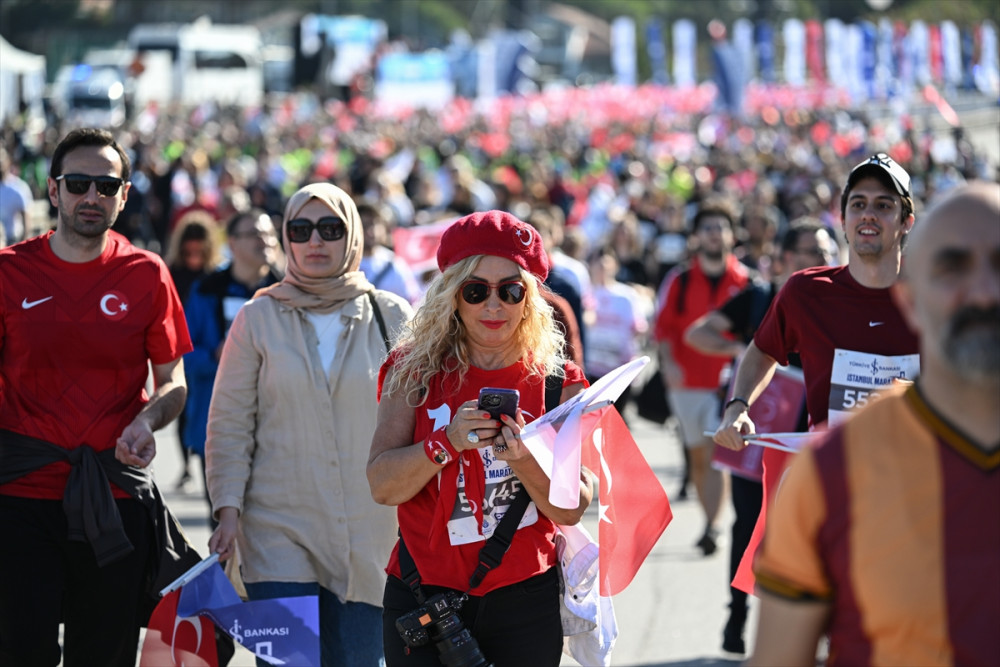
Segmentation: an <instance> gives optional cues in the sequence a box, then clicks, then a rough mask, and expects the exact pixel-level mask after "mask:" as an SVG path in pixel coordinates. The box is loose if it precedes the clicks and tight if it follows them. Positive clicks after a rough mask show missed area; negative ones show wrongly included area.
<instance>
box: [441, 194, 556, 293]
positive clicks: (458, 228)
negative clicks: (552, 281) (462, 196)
mask: <svg viewBox="0 0 1000 667" xmlns="http://www.w3.org/2000/svg"><path fill="white" fill-rule="evenodd" d="M473 255H493V256H494V257H503V258H505V259H509V260H510V261H512V262H514V263H515V264H517V265H518V266H520V267H521V268H522V269H524V270H525V271H527V272H528V273H531V274H533V275H535V276H538V279H539V280H545V278H546V276H548V275H549V258H548V256H547V255H546V254H545V249H544V248H543V247H542V239H541V238H540V237H539V236H538V232H537V231H536V230H535V228H534V227H532V226H531V225H529V224H528V223H526V222H521V221H520V220H518V219H517V218H515V217H514V216H513V215H511V214H510V213H507V212H506V211H486V212H477V213H472V214H470V215H467V216H465V217H464V218H459V219H458V220H456V221H455V222H454V223H452V225H451V226H450V227H448V229H446V230H445V232H444V234H442V235H441V245H440V246H438V252H437V262H438V268H439V269H441V271H444V270H445V269H447V268H448V267H449V266H451V265H453V264H455V263H456V262H458V261H459V260H462V259H465V258H466V257H472V256H473Z"/></svg>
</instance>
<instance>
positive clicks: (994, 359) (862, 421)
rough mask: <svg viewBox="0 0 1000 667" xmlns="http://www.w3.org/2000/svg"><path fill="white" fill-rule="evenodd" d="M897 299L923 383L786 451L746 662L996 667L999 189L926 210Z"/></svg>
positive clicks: (950, 198)
mask: <svg viewBox="0 0 1000 667" xmlns="http://www.w3.org/2000/svg"><path fill="white" fill-rule="evenodd" d="M892 290H893V298H894V299H895V300H896V303H897V305H898V306H899V309H900V311H901V312H902V313H903V316H904V318H905V319H906V321H907V323H908V324H909V326H910V327H911V328H912V329H913V330H914V332H915V333H916V334H917V335H918V336H919V337H920V357H921V371H920V375H919V377H918V378H917V380H916V382H915V383H914V384H912V385H908V386H897V387H895V388H893V389H889V390H887V391H885V392H884V393H883V394H882V395H881V396H880V397H879V399H878V400H876V401H874V402H873V403H870V405H869V406H868V407H866V408H864V409H863V410H861V411H860V412H858V413H856V414H855V415H854V416H853V417H851V418H850V419H848V420H847V421H846V422H844V423H843V424H842V425H840V426H838V427H836V428H834V429H833V430H831V431H829V432H828V433H826V434H825V435H824V436H823V437H822V438H821V439H820V440H819V442H818V443H817V446H815V447H814V448H810V449H807V450H805V451H803V452H801V453H800V454H799V455H798V456H797V457H796V460H795V462H794V463H793V464H792V467H791V468H790V470H789V472H788V475H787V477H786V478H785V480H784V481H783V483H782V486H781V488H780V489H779V491H778V496H777V499H776V500H775V504H774V508H773V510H772V514H771V515H770V516H769V517H768V525H767V533H766V535H765V538H764V545H763V550H762V553H761V554H760V557H759V558H758V560H757V565H756V575H757V584H758V587H759V592H760V600H761V617H760V624H759V627H758V632H757V642H756V651H755V653H754V656H753V658H752V659H751V661H750V664H751V665H791V664H798V665H805V664H809V665H811V664H815V656H816V649H817V643H818V641H819V639H820V637H821V636H822V635H823V634H827V635H829V637H830V655H829V660H828V663H827V664H828V665H830V666H836V665H860V664H901V665H903V664H905V665H948V664H962V665H997V664H1000V634H998V633H997V628H1000V568H998V567H997V555H998V554H1000V518H998V510H1000V410H998V406H1000V185H998V184H996V183H989V184H987V183H973V184H969V185H965V186H961V187H959V188H957V189H955V190H953V191H951V192H950V193H949V194H948V195H947V196H946V197H945V198H944V199H943V200H941V201H940V202H939V203H937V204H936V205H935V206H933V207H932V209H931V210H930V211H929V212H928V213H927V214H926V216H925V217H923V218H922V219H921V222H920V224H919V225H917V226H915V227H914V231H913V232H912V233H911V234H910V238H909V241H908V242H907V249H906V253H905V257H904V262H903V272H902V274H901V277H900V280H899V282H897V283H896V285H895V286H894V287H893V288H892Z"/></svg>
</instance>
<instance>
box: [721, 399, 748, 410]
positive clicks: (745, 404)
mask: <svg viewBox="0 0 1000 667" xmlns="http://www.w3.org/2000/svg"><path fill="white" fill-rule="evenodd" d="M733 403H742V404H743V409H744V410H749V409H750V403H749V402H747V399H745V398H740V397H739V396H733V397H732V398H731V399H729V400H728V401H727V402H726V405H725V406H724V407H723V408H722V409H723V410H728V409H729V406H730V405H732V404H733Z"/></svg>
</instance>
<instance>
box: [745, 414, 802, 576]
mask: <svg viewBox="0 0 1000 667" xmlns="http://www.w3.org/2000/svg"><path fill="white" fill-rule="evenodd" d="M813 435H815V433H814V432H811V433H783V434H777V435H771V436H768V435H761V436H759V437H757V438H755V439H756V440H757V441H759V442H763V443H770V445H772V446H766V447H764V448H763V449H764V457H763V464H764V474H763V476H762V478H761V484H762V485H763V487H764V499H763V502H762V503H761V505H760V515H759V516H758V517H757V524H756V525H755V526H754V527H753V534H752V535H751V536H750V543H749V544H747V548H746V550H745V551H744V552H743V558H741V559H740V564H739V567H737V568H736V576H734V577H733V581H732V586H733V588H735V589H737V590H741V591H743V592H744V593H746V594H747V595H754V590H753V589H754V585H755V584H756V583H757V579H756V577H754V574H753V561H754V558H755V557H756V556H757V549H758V547H760V542H761V540H762V539H764V530H765V528H766V526H767V508H768V507H769V506H770V505H771V503H772V502H773V501H774V495H775V494H776V493H777V492H778V487H779V486H781V478H782V476H783V475H784V474H785V470H787V469H788V466H789V465H790V464H791V462H792V457H794V456H795V452H797V451H798V450H800V449H802V447H804V446H805V445H806V443H808V442H809V440H810V439H811V438H812V437H813ZM758 446H759V445H748V447H758Z"/></svg>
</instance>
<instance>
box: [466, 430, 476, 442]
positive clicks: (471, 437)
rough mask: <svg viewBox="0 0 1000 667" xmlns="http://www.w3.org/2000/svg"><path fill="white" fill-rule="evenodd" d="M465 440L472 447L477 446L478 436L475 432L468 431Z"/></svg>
mask: <svg viewBox="0 0 1000 667" xmlns="http://www.w3.org/2000/svg"><path fill="white" fill-rule="evenodd" d="M465 439H466V440H468V441H469V442H470V443H472V444H473V445H476V444H479V434H478V433H476V432H475V431H469V435H467V436H465Z"/></svg>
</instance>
